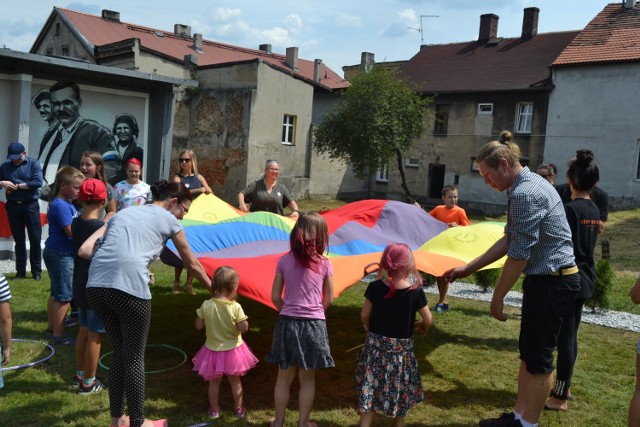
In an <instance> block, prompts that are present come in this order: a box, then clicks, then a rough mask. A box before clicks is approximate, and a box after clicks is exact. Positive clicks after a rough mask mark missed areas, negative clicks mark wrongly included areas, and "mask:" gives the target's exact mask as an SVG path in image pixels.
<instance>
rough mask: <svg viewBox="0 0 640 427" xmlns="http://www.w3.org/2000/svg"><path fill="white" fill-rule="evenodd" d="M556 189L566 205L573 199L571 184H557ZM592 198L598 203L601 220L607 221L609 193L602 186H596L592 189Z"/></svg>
mask: <svg viewBox="0 0 640 427" xmlns="http://www.w3.org/2000/svg"><path fill="white" fill-rule="evenodd" d="M555 187H556V190H557V191H558V194H559V195H560V198H561V199H562V203H564V204H565V205H566V204H567V203H569V202H570V201H571V187H569V184H560V185H556V186H555ZM590 196H591V200H593V202H594V203H595V204H596V206H597V207H598V210H599V211H600V220H601V221H605V222H606V221H607V218H609V194H607V192H606V191H604V190H603V189H602V188H600V187H598V186H596V187H593V189H592V190H591V194H590Z"/></svg>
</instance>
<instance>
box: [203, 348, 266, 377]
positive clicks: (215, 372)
mask: <svg viewBox="0 0 640 427" xmlns="http://www.w3.org/2000/svg"><path fill="white" fill-rule="evenodd" d="M257 364H258V359H257V358H256V356H254V355H253V353H252V352H251V349H250V348H249V346H248V345H247V344H246V343H245V342H244V341H243V342H242V344H240V345H239V346H238V347H236V348H234V349H233V350H227V351H213V350H209V349H208V348H207V346H204V345H203V346H202V347H201V348H200V350H198V352H197V353H196V355H195V356H194V357H193V370H194V371H196V372H197V373H198V375H200V376H201V377H202V378H204V380H205V381H211V380H213V379H217V378H220V377H222V376H223V375H238V376H242V375H244V374H246V373H247V372H248V371H249V369H251V368H253V367H254V366H256V365H257Z"/></svg>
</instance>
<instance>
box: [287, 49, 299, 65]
mask: <svg viewBox="0 0 640 427" xmlns="http://www.w3.org/2000/svg"><path fill="white" fill-rule="evenodd" d="M285 64H287V65H288V66H289V68H291V69H292V70H293V71H298V48H297V47H288V48H287V59H286V61H285Z"/></svg>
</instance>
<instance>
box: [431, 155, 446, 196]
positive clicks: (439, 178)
mask: <svg viewBox="0 0 640 427" xmlns="http://www.w3.org/2000/svg"><path fill="white" fill-rule="evenodd" d="M442 187H444V165H437V164H435V163H431V164H430V165H429V197H430V198H432V199H440V198H441V197H442Z"/></svg>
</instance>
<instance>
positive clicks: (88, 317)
mask: <svg viewBox="0 0 640 427" xmlns="http://www.w3.org/2000/svg"><path fill="white" fill-rule="evenodd" d="M78 323H80V326H83V327H85V328H87V329H88V330H89V331H91V332H95V333H96V334H104V333H105V330H104V326H103V325H102V321H101V320H100V318H99V317H98V315H97V314H96V312H95V311H93V310H92V309H90V308H80V307H78Z"/></svg>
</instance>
